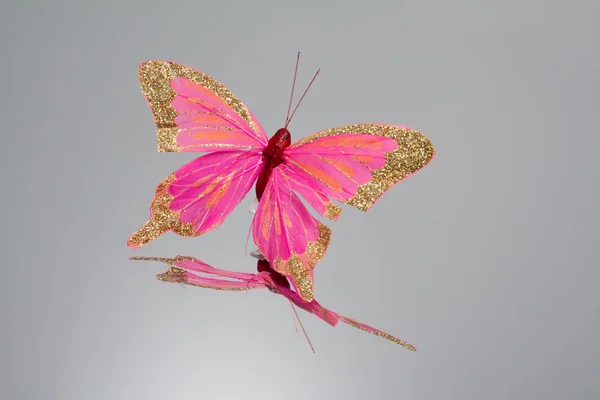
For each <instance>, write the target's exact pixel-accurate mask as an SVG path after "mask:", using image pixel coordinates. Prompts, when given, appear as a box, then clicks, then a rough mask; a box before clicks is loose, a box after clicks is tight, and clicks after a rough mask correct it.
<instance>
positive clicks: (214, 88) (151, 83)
mask: <svg viewBox="0 0 600 400" xmlns="http://www.w3.org/2000/svg"><path fill="white" fill-rule="evenodd" d="M139 80H140V84H141V86H142V93H143V94H144V97H145V98H146V101H147V102H148V105H149V106H150V109H151V110H152V114H153V115H154V119H155V121H156V126H157V129H156V135H157V137H158V151H161V152H164V151H197V152H207V151H214V150H222V149H223V148H228V149H249V148H257V147H264V146H265V145H266V144H267V140H268V137H267V134H266V133H265V131H264V129H263V128H262V126H261V125H260V123H259V122H258V120H257V119H256V118H255V117H254V115H252V113H251V112H250V110H248V108H247V107H246V106H245V105H244V104H243V103H242V102H241V101H240V100H239V99H238V98H237V97H236V96H235V95H234V94H233V93H231V91H229V89H227V88H226V87H225V86H223V85H222V84H221V83H219V82H217V81H216V80H215V79H213V78H211V77H210V76H208V75H206V74H203V73H202V72H199V71H196V70H194V69H192V68H189V67H186V66H184V65H181V64H177V63H174V62H171V61H146V62H144V63H142V64H140V66H139Z"/></svg>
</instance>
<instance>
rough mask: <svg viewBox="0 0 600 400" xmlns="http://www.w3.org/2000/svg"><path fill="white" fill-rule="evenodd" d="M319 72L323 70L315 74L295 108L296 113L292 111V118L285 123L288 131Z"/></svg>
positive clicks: (319, 70)
mask: <svg viewBox="0 0 600 400" xmlns="http://www.w3.org/2000/svg"><path fill="white" fill-rule="evenodd" d="M319 72H321V69H318V70H317V72H316V73H315V76H313V78H312V80H311V81H310V83H309V84H308V87H307V88H306V90H305V91H304V93H303V94H302V97H300V100H298V104H296V108H294V111H292V115H290V118H289V119H288V120H287V122H286V123H285V128H286V129H287V127H288V125H289V124H290V122H292V118H293V117H294V114H295V113H296V110H297V109H298V107H299V106H300V103H302V99H304V96H306V93H307V92H308V89H310V87H311V86H312V84H313V82H314V81H315V79H316V78H317V75H319Z"/></svg>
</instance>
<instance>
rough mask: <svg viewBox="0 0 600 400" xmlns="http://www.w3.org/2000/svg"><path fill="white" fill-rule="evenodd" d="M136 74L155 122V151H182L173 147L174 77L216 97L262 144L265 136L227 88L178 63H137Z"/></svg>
mask: <svg viewBox="0 0 600 400" xmlns="http://www.w3.org/2000/svg"><path fill="white" fill-rule="evenodd" d="M138 75H139V81H140V85H141V87H142V94H143V95H144V97H145V98H146V101H147V103H148V105H149V107H150V110H151V111H152V114H153V115H154V120H155V122H156V136H157V139H158V144H157V148H158V151H159V152H179V151H182V148H181V147H179V146H178V145H177V134H178V132H179V128H178V127H177V125H176V124H175V117H176V116H177V111H175V110H174V109H173V106H172V102H173V98H174V97H175V95H176V93H175V91H174V90H173V88H172V87H171V81H172V80H173V79H174V78H187V79H189V80H191V81H192V82H195V83H197V84H199V85H201V86H203V87H205V88H206V89H208V90H209V91H211V92H212V93H214V94H215V95H216V96H218V97H220V98H221V99H222V100H223V101H224V102H225V103H226V104H228V105H229V107H231V109H232V111H233V112H235V113H236V114H237V115H239V116H240V117H241V118H242V119H243V120H244V121H246V123H248V125H249V126H250V128H251V129H252V130H253V131H254V133H255V134H256V137H257V138H258V139H259V140H262V141H265V143H266V141H267V140H268V137H267V136H266V133H265V132H264V130H263V128H262V126H261V125H260V123H259V122H258V121H257V120H256V118H254V117H253V115H252V114H251V112H250V111H249V110H248V108H247V107H246V106H245V105H244V103H242V101H241V100H240V99H238V98H237V97H236V96H235V95H234V94H233V93H232V92H231V91H230V90H229V89H227V88H226V87H225V86H224V85H223V84H221V83H220V82H218V81H217V80H216V79H214V78H211V77H210V76H208V75H206V74H204V73H202V72H200V71H196V70H194V69H192V68H190V67H187V66H185V65H182V64H177V63H175V62H172V61H160V60H152V61H145V62H143V63H141V64H140V65H139V67H138Z"/></svg>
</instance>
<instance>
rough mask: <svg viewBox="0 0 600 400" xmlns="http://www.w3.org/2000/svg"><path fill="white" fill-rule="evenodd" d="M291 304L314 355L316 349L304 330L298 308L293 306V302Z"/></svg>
mask: <svg viewBox="0 0 600 400" xmlns="http://www.w3.org/2000/svg"><path fill="white" fill-rule="evenodd" d="M290 304H291V306H292V310H293V311H294V314H296V318H298V322H299V323H300V328H302V332H304V337H305V338H306V341H307V342H308V345H309V346H310V349H311V350H312V352H313V353H316V352H315V348H314V347H313V345H312V343H311V342H310V339H309V338H308V335H307V334H306V330H305V329H304V325H302V321H301V320H300V317H299V316H298V313H297V312H296V308H295V307H294V305H293V304H292V302H291V301H290Z"/></svg>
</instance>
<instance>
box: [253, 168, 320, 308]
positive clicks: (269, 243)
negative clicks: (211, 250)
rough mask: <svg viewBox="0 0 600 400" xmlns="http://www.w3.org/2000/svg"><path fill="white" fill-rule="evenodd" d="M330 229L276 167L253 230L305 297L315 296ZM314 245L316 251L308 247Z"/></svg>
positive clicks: (271, 258) (264, 249) (264, 250)
mask: <svg viewBox="0 0 600 400" xmlns="http://www.w3.org/2000/svg"><path fill="white" fill-rule="evenodd" d="M330 233H331V231H330V230H329V228H327V227H326V226H324V225H323V224H321V223H319V221H318V220H317V219H315V218H314V217H313V216H312V215H311V214H310V212H309V211H308V210H307V209H306V207H305V206H304V204H303V203H302V201H301V200H300V199H299V198H298V196H297V195H296V194H295V193H294V192H293V191H292V189H291V186H290V183H289V181H288V180H287V178H286V176H285V175H284V174H283V173H282V172H281V169H279V168H275V169H274V170H273V172H272V175H271V178H270V179H269V182H268V183H267V187H266V188H265V192H264V194H263V196H262V198H261V201H260V202H259V204H258V208H257V210H256V214H255V216H254V220H253V221H252V234H253V237H254V242H255V243H256V244H257V246H258V248H259V250H260V251H261V253H262V254H263V255H264V256H265V258H266V259H267V260H268V261H269V263H270V264H271V265H272V266H273V269H275V270H276V271H277V272H279V273H281V274H283V275H286V276H288V277H290V278H291V281H292V283H293V284H294V286H295V287H296V290H298V292H299V293H300V295H301V296H302V297H303V298H304V299H305V300H308V301H310V300H312V298H313V268H314V266H315V264H316V262H317V261H318V260H319V259H320V258H321V257H323V256H324V254H325V250H326V248H327V246H328V245H329V237H330ZM309 246H313V247H314V249H315V251H309V250H308V247H309Z"/></svg>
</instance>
